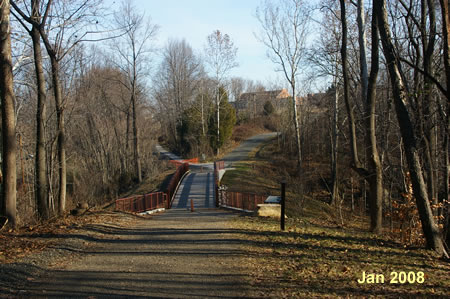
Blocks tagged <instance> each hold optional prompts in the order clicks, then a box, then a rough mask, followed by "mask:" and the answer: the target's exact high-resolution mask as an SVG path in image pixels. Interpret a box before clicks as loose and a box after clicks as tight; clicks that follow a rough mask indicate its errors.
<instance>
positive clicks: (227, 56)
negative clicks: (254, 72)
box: [205, 30, 238, 155]
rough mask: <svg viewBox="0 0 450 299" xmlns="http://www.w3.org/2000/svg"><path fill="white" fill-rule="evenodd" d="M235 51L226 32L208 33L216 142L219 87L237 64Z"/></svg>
mask: <svg viewBox="0 0 450 299" xmlns="http://www.w3.org/2000/svg"><path fill="white" fill-rule="evenodd" d="M236 53H237V48H236V47H235V46H234V43H233V41H232V40H231V38H230V36H229V35H228V34H222V32H220V31H219V30H215V31H214V32H213V33H211V34H210V35H208V37H207V43H206V47H205V54H206V63H207V65H208V66H209V68H210V71H211V72H212V73H213V78H214V80H215V81H216V85H217V88H216V96H215V105H216V111H215V112H216V122H217V136H216V138H217V144H220V136H219V135H220V102H221V100H222V99H221V96H222V95H221V93H220V92H219V88H220V86H221V85H223V83H224V80H225V78H226V76H227V75H228V72H229V71H230V70H231V69H233V68H235V67H237V66H238V64H237V62H236ZM218 154H219V148H217V149H216V155H218Z"/></svg>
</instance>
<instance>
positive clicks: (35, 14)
mask: <svg viewBox="0 0 450 299" xmlns="http://www.w3.org/2000/svg"><path fill="white" fill-rule="evenodd" d="M11 4H12V6H13V8H14V12H13V14H14V16H15V17H16V19H17V20H19V22H20V23H21V24H22V25H23V27H24V29H25V30H26V31H27V32H28V33H29V34H30V36H31V39H32V43H33V57H34V68H35V73H36V87H37V110H36V158H35V172H36V175H35V189H36V192H35V196H36V204H37V211H38V215H39V217H41V218H42V219H47V218H48V217H49V216H50V214H49V207H48V200H49V198H48V179H47V161H46V151H45V122H46V121H47V119H46V110H47V108H46V107H47V92H46V84H45V76H44V66H43V59H42V50H41V37H40V33H39V28H40V26H42V24H45V23H46V19H47V17H48V13H49V8H50V6H47V8H46V10H45V14H44V17H43V18H42V17H41V13H40V0H33V1H31V15H30V16H25V15H24V14H23V13H22V10H21V9H20V8H19V7H18V5H17V4H16V3H15V2H13V1H11ZM16 13H17V14H21V16H17V15H16ZM21 18H22V19H24V20H25V21H26V22H28V23H30V24H31V28H28V27H27V26H26V24H25V23H24V22H23V21H22V19H21Z"/></svg>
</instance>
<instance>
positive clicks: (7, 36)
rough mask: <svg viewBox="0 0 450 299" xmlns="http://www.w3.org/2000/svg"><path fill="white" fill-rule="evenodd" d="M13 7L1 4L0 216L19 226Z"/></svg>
mask: <svg viewBox="0 0 450 299" xmlns="http://www.w3.org/2000/svg"><path fill="white" fill-rule="evenodd" d="M9 14H10V6H9V1H8V0H1V1H0V96H1V106H2V108H1V111H2V152H3V161H2V174H3V179H2V194H1V195H2V198H1V200H0V213H1V214H3V215H5V216H6V217H7V218H8V220H9V222H10V225H11V226H13V227H14V226H15V225H16V124H15V111H14V90H13V88H14V86H13V72H12V57H11V27H10V22H9Z"/></svg>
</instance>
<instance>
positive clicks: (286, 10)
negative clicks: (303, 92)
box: [256, 0, 310, 173]
mask: <svg viewBox="0 0 450 299" xmlns="http://www.w3.org/2000/svg"><path fill="white" fill-rule="evenodd" d="M256 16H257V18H258V20H259V22H260V23H261V26H262V33H261V34H260V35H259V39H260V41H261V42H262V43H264V45H266V47H268V48H269V51H270V52H268V56H269V58H270V59H271V60H272V62H274V63H275V64H277V65H278V66H279V68H278V69H277V70H278V71H282V72H283V73H284V76H285V77H286V80H287V81H288V82H289V84H290V87H291V90H292V110H293V123H294V127H295V138H296V146H297V156H298V157H297V169H298V172H299V173H301V169H302V151H301V140H300V135H301V132H300V127H299V118H300V113H299V112H298V109H297V100H296V99H297V97H296V95H297V77H298V75H299V74H300V72H301V66H302V64H301V63H302V62H304V60H305V58H306V55H305V54H306V37H307V35H308V32H309V22H310V9H309V8H308V5H307V2H306V1H304V0H282V1H280V3H279V4H276V5H275V4H273V3H272V2H271V1H267V0H266V1H265V2H264V3H263V5H262V6H261V7H258V8H257V10H256Z"/></svg>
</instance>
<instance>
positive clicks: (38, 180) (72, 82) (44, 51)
mask: <svg viewBox="0 0 450 299" xmlns="http://www.w3.org/2000/svg"><path fill="white" fill-rule="evenodd" d="M1 8H2V15H1V29H2V44H1V59H2V61H1V67H2V76H1V77H2V79H1V80H2V86H1V92H2V130H1V135H2V140H3V143H2V147H1V149H2V152H1V153H2V155H1V158H2V159H1V162H2V182H1V183H2V184H1V187H2V197H1V201H0V214H1V215H3V216H2V219H5V222H6V221H9V224H10V225H11V226H12V227H14V226H15V225H16V224H17V223H20V224H25V223H31V222H33V221H40V220H45V219H49V218H50V217H53V216H58V215H64V214H65V213H66V210H68V208H71V207H73V206H74V204H76V203H77V202H79V201H92V202H93V203H95V202H101V201H102V200H105V199H108V198H114V197H116V196H117V195H118V194H120V193H121V192H124V191H127V189H129V188H130V186H132V185H135V184H139V183H141V182H142V181H143V179H144V178H147V177H151V176H153V175H155V174H157V173H158V171H159V170H160V166H161V165H160V164H161V162H158V161H157V159H156V158H155V156H154V154H153V146H154V144H155V143H156V142H157V141H156V138H157V137H158V136H167V138H165V139H167V140H165V141H164V140H160V141H162V142H166V145H168V146H170V147H171V149H173V150H176V151H178V152H182V153H183V154H187V155H191V154H192V153H193V152H195V153H197V152H202V153H203V152H206V153H207V154H213V153H216V154H217V153H218V152H219V149H220V147H221V146H223V144H224V142H225V141H226V140H227V139H229V138H230V135H231V130H232V128H233V126H234V124H235V121H236V118H235V112H234V108H233V107H232V106H231V105H230V104H229V101H228V93H229V92H228V89H229V88H230V85H229V84H228V82H229V80H228V75H229V71H230V69H232V68H233V67H235V66H236V62H235V61H236V52H237V48H236V47H235V46H234V44H233V42H232V40H231V38H230V37H229V36H228V35H227V34H223V33H222V32H220V31H219V30H216V31H214V32H213V33H212V34H211V35H210V36H208V37H207V38H206V46H205V49H204V50H205V51H209V52H208V53H209V55H208V57H209V60H206V59H204V58H200V56H201V55H197V54H196V53H194V51H193V49H192V48H191V46H190V45H189V44H188V43H187V42H186V41H184V40H169V41H168V42H167V46H166V47H165V48H163V49H157V47H156V37H157V34H158V30H159V26H158V25H157V24H154V23H153V22H152V20H151V18H150V17H149V16H146V15H145V13H142V12H140V11H139V10H138V9H137V7H136V6H134V4H133V2H132V1H130V0H125V1H123V2H122V3H121V4H120V7H119V10H118V11H111V10H110V9H108V8H106V7H104V4H103V2H102V1H66V0H46V1H44V0H32V1H29V2H24V1H6V0H2V1H1ZM159 54H161V55H162V56H163V59H162V61H161V63H160V64H159V65H157V63H156V58H157V55H159ZM155 69H156V71H155ZM208 71H209V73H210V74H211V75H208ZM149 83H151V84H149ZM216 111H217V113H216ZM199 114H201V122H200V121H198V116H199ZM163 139H164V138H163ZM194 147H195V148H196V149H200V148H202V147H203V148H202V150H198V151H194V149H193V148H194ZM191 152H192V153H191Z"/></svg>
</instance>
